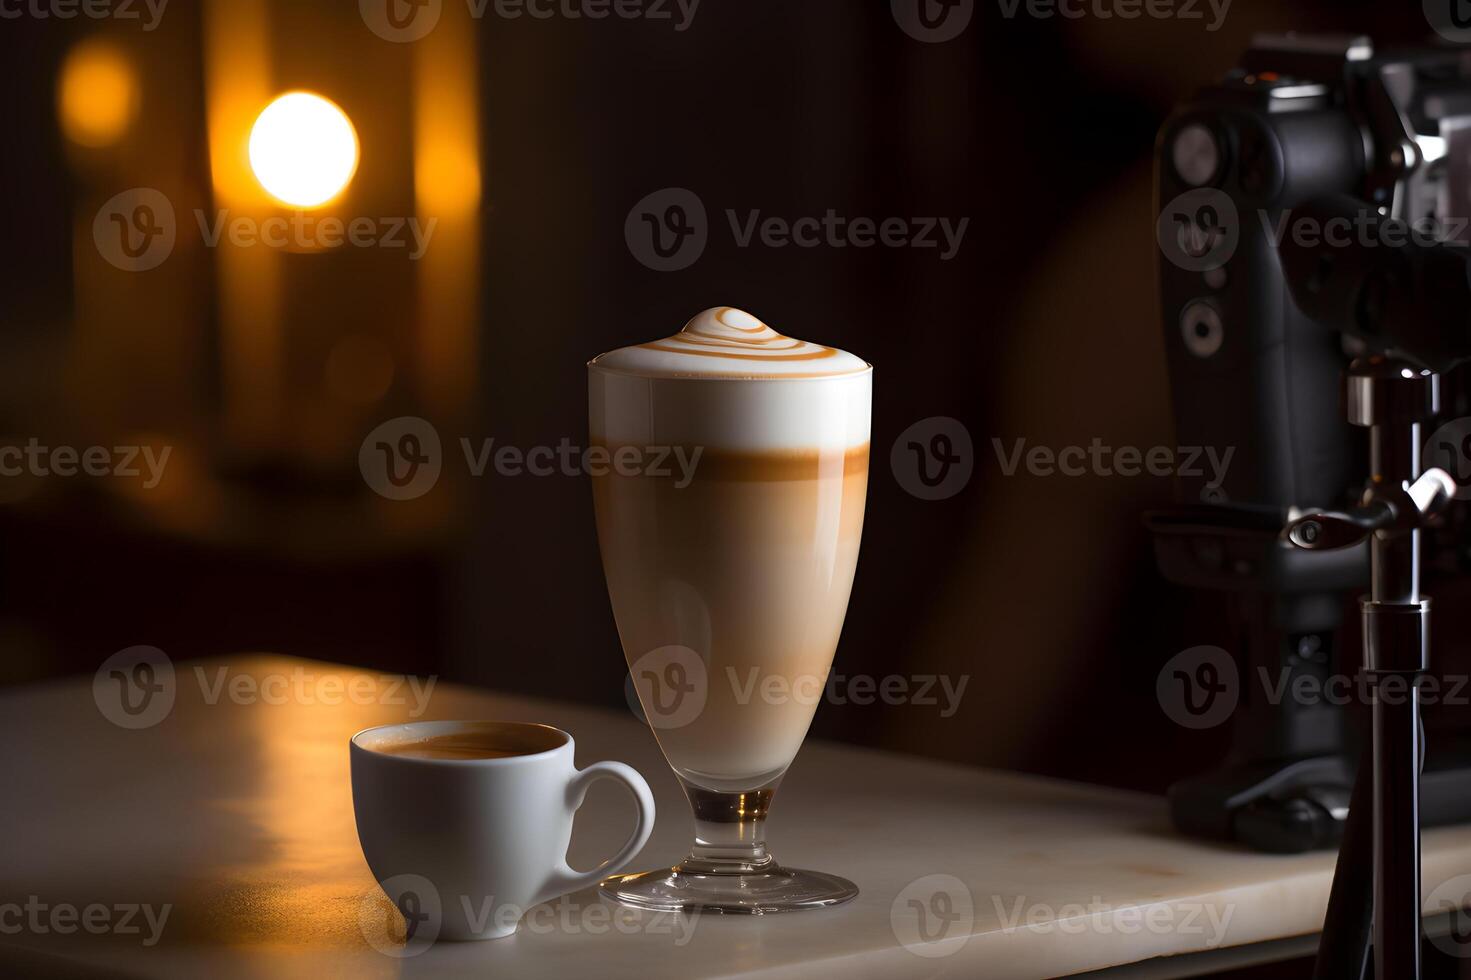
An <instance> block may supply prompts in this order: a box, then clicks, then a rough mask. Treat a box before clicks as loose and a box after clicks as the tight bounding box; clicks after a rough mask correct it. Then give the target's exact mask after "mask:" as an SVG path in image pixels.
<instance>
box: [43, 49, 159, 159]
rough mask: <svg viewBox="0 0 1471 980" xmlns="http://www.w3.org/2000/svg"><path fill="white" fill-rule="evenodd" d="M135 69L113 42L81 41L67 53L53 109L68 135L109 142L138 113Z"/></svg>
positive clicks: (87, 143) (76, 139) (97, 144)
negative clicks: (54, 108)
mask: <svg viewBox="0 0 1471 980" xmlns="http://www.w3.org/2000/svg"><path fill="white" fill-rule="evenodd" d="M140 97H141V94H140V92H139V86H138V74H137V72H136V71H135V70H134V68H133V65H132V62H130V61H129V60H128V59H127V57H126V56H125V55H124V54H123V52H122V51H121V50H120V49H119V48H118V47H117V46H115V45H113V44H111V43H109V42H107V41H103V40H98V39H91V40H87V41H83V42H81V43H80V44H78V45H77V46H76V47H75V48H73V49H72V51H71V53H70V54H69V55H67V58H66V61H65V63H64V64H63V65H62V66H61V76H60V78H59V79H58V81H57V86H56V110H57V113H58V114H59V115H60V117H61V128H62V131H63V132H65V133H66V136H67V139H69V140H71V141H72V142H73V143H78V144H80V145H82V146H90V147H103V146H111V145H112V144H114V143H116V142H117V141H118V140H119V139H121V138H122V136H123V134H124V133H125V132H127V130H128V127H129V126H131V125H132V123H133V120H134V118H136V116H137V115H138V103H139V101H140Z"/></svg>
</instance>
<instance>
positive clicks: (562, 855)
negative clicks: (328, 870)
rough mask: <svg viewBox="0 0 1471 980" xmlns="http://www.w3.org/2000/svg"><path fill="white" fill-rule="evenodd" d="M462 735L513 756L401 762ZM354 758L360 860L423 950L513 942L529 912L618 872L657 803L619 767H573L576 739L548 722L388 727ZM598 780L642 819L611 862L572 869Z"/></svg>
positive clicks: (364, 735) (357, 741)
mask: <svg viewBox="0 0 1471 980" xmlns="http://www.w3.org/2000/svg"><path fill="white" fill-rule="evenodd" d="M457 735H459V736H466V737H469V738H472V739H484V740H486V741H488V742H491V743H493V744H496V745H498V746H503V747H504V748H505V749H506V750H507V752H509V753H513V754H506V755H503V756H499V757H495V758H424V757H416V756H414V755H412V754H403V753H404V747H405V746H406V745H413V744H416V743H425V742H426V741H427V740H430V739H436V738H441V737H443V736H457ZM395 750H396V751H395ZM350 753H351V757H352V805H353V811H354V813H355V814H356V816H357V828H358V840H359V841H360V842H361V844H362V847H363V856H364V857H366V858H367V860H368V867H369V868H371V869H372V871H373V876H374V877H375V878H376V879H377V880H378V884H379V885H380V886H381V887H382V888H383V891H384V893H385V894H386V895H387V896H388V900H389V901H390V902H392V903H393V904H394V905H395V906H396V907H397V908H398V909H399V910H400V911H401V912H403V913H404V917H405V922H406V925H407V926H408V930H407V932H406V936H408V937H410V938H411V939H412V940H413V941H414V942H418V943H420V944H423V943H425V942H433V941H435V940H436V939H450V940H465V939H499V938H501V937H503V936H509V935H511V934H512V933H514V932H515V931H516V925H517V923H518V922H519V921H520V919H521V916H522V915H523V914H524V913H525V911H526V910H527V909H529V908H531V907H532V906H533V905H537V904H538V903H541V902H544V901H547V900H548V899H552V898H556V897H557V896H559V895H564V894H566V893H568V892H572V891H576V890H577V889H579V888H583V887H585V886H588V885H593V884H596V883H597V882H598V880H599V879H600V878H603V877H605V876H606V875H608V874H612V873H614V872H616V871H618V870H619V869H621V868H622V867H623V866H624V865H626V864H627V863H628V862H629V861H630V860H631V859H632V858H633V857H634V856H635V855H636V854H638V852H639V851H640V850H641V849H642V848H643V846H644V844H646V843H647V842H648V839H649V835H650V834H651V833H652V832H653V830H654V794H653V793H652V792H650V790H649V784H648V783H646V782H644V779H643V777H642V776H640V775H639V774H638V772H636V771H635V770H634V769H633V768H631V767H629V766H626V765H624V764H623V763H621V762H597V763H594V764H593V765H590V766H588V767H587V768H586V769H581V770H579V769H578V768H577V767H576V766H575V765H574V764H573V742H572V736H571V735H569V734H567V733H566V732H564V731H562V730H560V729H557V728H551V727H549V726H546V725H533V724H525V723H520V722H496V721H427V722H413V723H411V724H405V725H385V726H383V727H380V728H369V729H367V730H365V731H361V732H358V733H357V734H356V735H354V736H353V737H352V739H351V741H350ZM599 779H616V780H618V781H619V782H621V783H623V784H624V785H625V786H627V787H628V788H629V789H630V790H631V791H632V792H633V797H634V800H635V802H636V803H637V805H638V819H637V822H636V823H635V824H634V828H633V833H632V834H631V835H630V836H629V838H628V842H627V843H626V844H624V845H623V848H622V850H620V851H619V852H618V853H617V854H616V855H614V856H613V857H612V858H610V859H609V860H607V861H605V862H604V863H603V864H601V865H599V866H598V867H597V868H594V869H593V870H591V871H574V870H573V869H572V868H571V867H569V866H568V864H567V845H568V842H569V841H570V840H571V838H572V818H573V815H574V814H575V813H576V812H577V808H578V807H580V806H581V805H582V801H583V798H584V797H585V796H586V794H587V788H588V786H589V785H590V784H592V783H593V782H595V781H596V780H599Z"/></svg>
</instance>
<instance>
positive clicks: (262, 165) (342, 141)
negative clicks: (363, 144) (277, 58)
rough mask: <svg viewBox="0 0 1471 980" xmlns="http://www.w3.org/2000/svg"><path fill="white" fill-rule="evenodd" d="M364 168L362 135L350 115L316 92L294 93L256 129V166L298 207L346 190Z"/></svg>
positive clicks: (268, 185) (267, 184)
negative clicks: (360, 165) (361, 162)
mask: <svg viewBox="0 0 1471 980" xmlns="http://www.w3.org/2000/svg"><path fill="white" fill-rule="evenodd" d="M357 166H358V136H357V133H356V132H354V131H353V128H352V122H351V121H350V120H349V119H348V118H347V113H345V112H343V111H342V110H341V109H339V108H338V107H337V106H336V105H335V104H334V103H332V102H329V101H328V100H326V99H324V98H322V97H321V96H320V95H313V94H311V93H310V92H288V93H286V94H285V95H283V96H281V97H280V98H278V99H276V101H274V102H272V103H271V104H270V105H268V106H266V107H265V109H263V110H262V111H261V114H260V115H259V116H257V117H256V120H255V125H254V126H253V127H252V128H251V130H250V169H251V170H253V171H255V178H256V180H259V181H260V183H261V186H262V187H264V188H265V189H266V191H267V192H268V193H269V194H270V195H271V196H272V197H274V198H276V199H277V200H279V201H281V202H283V203H285V204H289V205H291V206H292V207H298V208H314V207H317V206H318V205H320V204H326V203H327V202H328V201H330V200H332V198H334V197H336V196H337V195H338V194H340V193H342V189H343V188H344V187H346V186H347V183H348V181H350V180H352V175H353V172H354V171H355V170H357Z"/></svg>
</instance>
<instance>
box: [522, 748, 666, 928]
mask: <svg viewBox="0 0 1471 980" xmlns="http://www.w3.org/2000/svg"><path fill="white" fill-rule="evenodd" d="M599 779H616V780H618V781H619V782H620V783H622V784H623V785H625V786H627V787H628V788H629V790H630V791H631V792H632V793H633V799H634V802H635V803H636V804H637V805H638V822H637V823H635V824H634V827H633V833H632V834H630V835H629V837H628V842H627V843H626V844H624V845H623V849H622V850H620V851H619V852H618V853H617V854H615V855H613V856H612V857H611V858H609V859H608V860H606V861H604V862H603V863H602V864H600V865H598V866H597V867H596V868H593V869H592V870H591V871H574V870H572V868H571V867H570V866H568V864H567V858H566V856H565V855H563V856H562V857H560V858H558V859H557V866H556V867H554V868H553V869H552V873H551V874H550V875H549V876H548V877H547V882H546V884H545V885H543V886H542V888H541V892H540V894H538V895H537V897H536V900H535V901H534V902H533V903H532V904H533V905H535V904H539V903H541V902H545V901H547V900H549V899H553V898H556V897H557V896H558V895H565V894H567V893H568V892H575V891H577V890H578V889H579V888H584V887H586V886H587V885H591V884H593V883H595V882H597V881H598V880H599V879H601V878H603V877H604V876H605V875H610V874H614V873H615V872H617V871H618V870H620V869H621V868H622V867H623V866H624V865H625V864H627V863H628V862H629V861H631V860H632V859H633V857H634V855H636V854H637V853H638V852H639V851H641V850H643V846H644V845H645V844H647V843H648V842H649V835H650V834H652V833H653V832H654V793H653V791H652V790H650V789H649V784H648V783H646V782H644V777H642V776H640V775H639V774H638V770H637V769H634V768H633V767H632V766H627V765H624V764H623V763H621V762H595V763H593V764H592V765H590V766H588V767H587V768H586V769H583V770H582V771H581V772H579V773H577V775H575V776H573V777H572V782H570V783H569V784H568V785H567V806H568V808H569V809H570V810H571V811H572V812H573V813H576V811H577V808H578V807H580V806H582V801H583V800H584V799H585V798H586V797H587V788H588V787H589V786H591V785H592V784H593V783H595V782H597V781H598V780H599Z"/></svg>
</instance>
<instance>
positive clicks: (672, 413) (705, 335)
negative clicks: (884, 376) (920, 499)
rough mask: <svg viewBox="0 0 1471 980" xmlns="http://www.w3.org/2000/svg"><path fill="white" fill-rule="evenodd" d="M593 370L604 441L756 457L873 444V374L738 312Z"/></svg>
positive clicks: (629, 350) (720, 313)
mask: <svg viewBox="0 0 1471 980" xmlns="http://www.w3.org/2000/svg"><path fill="white" fill-rule="evenodd" d="M588 368H589V371H588V397H589V403H590V406H591V408H592V411H591V413H590V422H591V427H592V437H593V439H594V440H595V441H598V442H603V443H606V444H610V445H642V446H674V445H693V446H704V447H707V448H710V449H731V450H738V451H748V452H764V451H780V452H786V451H794V450H804V449H822V450H833V449H847V448H854V447H858V446H863V445H866V444H867V443H868V439H869V410H870V399H871V392H872V384H873V369H872V368H871V367H870V366H869V365H868V364H867V363H866V362H865V361H864V360H863V359H862V358H859V357H855V356H854V355H852V354H849V353H847V352H845V351H840V350H836V349H834V348H830V347H820V346H818V345H816V344H809V343H806V342H805V341H800V340H793V339H791V338H788V337H783V336H781V335H780V334H778V333H777V332H776V331H774V330H772V329H771V328H770V327H768V326H766V325H765V324H764V323H762V322H761V321H760V320H757V319H756V318H755V317H753V316H751V315H750V314H749V313H743V312H742V311H740V310H736V309H732V308H731V307H717V308H715V309H711V310H706V311H705V312H704V313H701V314H700V315H699V316H697V317H695V318H694V319H693V320H691V321H690V322H689V323H688V324H687V325H686V326H685V328H684V329H683V330H682V331H680V332H679V333H678V334H675V335H674V336H673V337H670V338H667V339H665V340H658V341H653V342H652V343H648V344H641V345H638V346H635V347H624V348H622V349H621V350H616V351H613V352H612V353H609V354H603V355H602V356H600V357H597V358H594V359H593V360H592V361H591V362H590V363H589V364H588Z"/></svg>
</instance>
